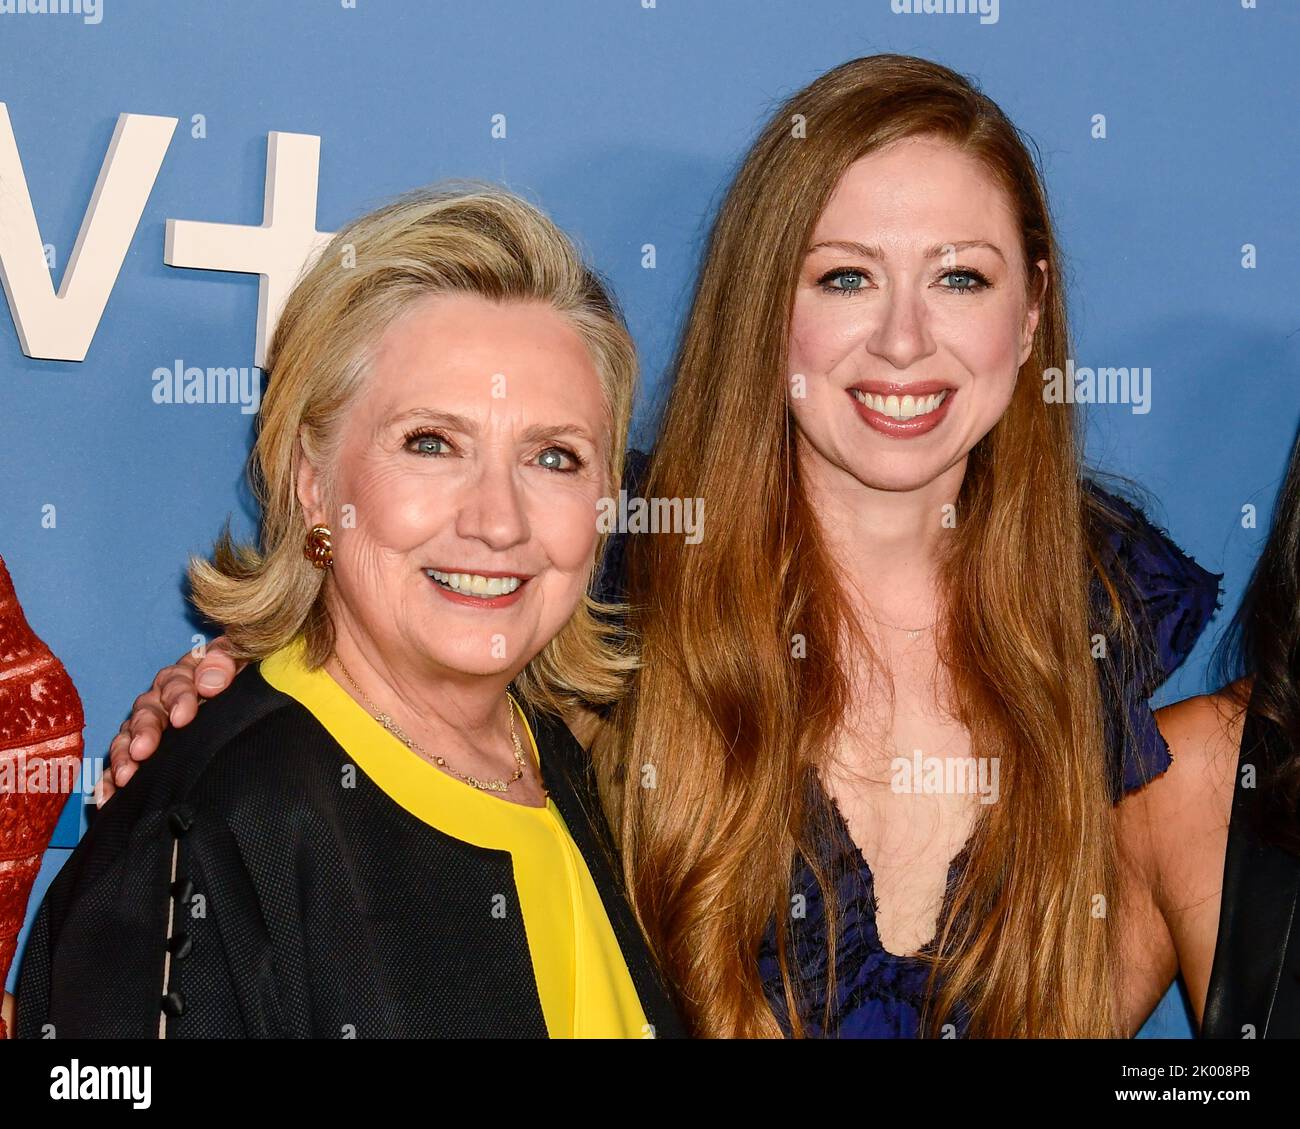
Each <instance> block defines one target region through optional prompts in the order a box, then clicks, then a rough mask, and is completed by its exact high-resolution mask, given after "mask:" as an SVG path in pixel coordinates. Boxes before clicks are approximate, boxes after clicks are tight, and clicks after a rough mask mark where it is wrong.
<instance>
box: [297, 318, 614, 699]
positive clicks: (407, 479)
mask: <svg viewBox="0 0 1300 1129" xmlns="http://www.w3.org/2000/svg"><path fill="white" fill-rule="evenodd" d="M608 429H609V423H608V421H607V417H606V413H605V404H604V397H603V394H602V390H601V385H600V379H599V376H598V374H597V371H596V368H595V364H594V362H593V360H592V358H591V355H590V353H589V351H588V349H587V347H586V345H585V344H584V342H583V340H582V338H581V337H580V336H579V334H578V332H577V331H576V330H575V329H574V328H573V327H572V325H571V324H570V323H569V322H567V321H566V320H565V319H564V318H563V317H562V316H561V315H560V314H558V313H556V312H555V311H554V310H553V309H551V308H550V307H549V306H547V305H545V304H543V303H537V302H506V303H496V302H491V301H488V300H487V299H484V298H481V297H478V296H477V295H468V294H452V295H437V296H432V297H430V298H425V299H421V300H419V301H418V302H417V303H415V304H414V305H412V306H411V307H410V308H409V309H408V310H407V311H406V312H405V313H404V314H403V315H402V316H401V317H400V318H398V320H397V321H395V322H394V323H393V324H392V325H390V326H389V328H388V330H387V331H386V332H385V334H384V336H383V337H382V339H381V340H380V342H379V344H378V346H377V348H376V350H375V354H374V358H373V362H372V364H371V365H370V366H369V369H368V375H367V377H366V384H365V386H364V387H363V389H362V391H361V392H360V394H359V395H358V396H357V397H356V399H355V400H354V402H353V405H352V407H351V409H350V410H349V412H348V414H347V417H346V420H345V423H344V424H343V433H342V436H341V441H340V446H339V449H338V456H337V458H336V460H335V463H334V466H333V468H332V471H333V474H332V483H333V492H332V497H333V503H334V504H333V505H332V506H329V507H328V508H327V506H326V500H325V497H324V484H323V481H322V479H321V477H320V476H319V475H318V473H317V472H316V470H315V469H314V468H312V467H310V466H309V465H307V464H306V463H305V460H304V461H303V464H302V465H301V466H300V471H299V497H300V499H302V501H303V505H304V510H305V512H306V516H307V519H308V521H310V522H312V523H313V524H314V523H316V522H323V523H324V524H326V525H328V526H330V528H331V529H332V530H333V531H334V537H333V549H334V566H333V569H332V590H331V592H330V595H329V601H330V612H331V615H332V616H333V617H334V620H335V624H336V627H338V629H339V630H340V631H344V630H346V631H349V632H351V633H352V634H353V635H354V637H356V638H357V641H358V642H359V643H361V645H363V646H366V645H368V646H369V647H372V648H374V649H375V650H376V651H378V652H379V654H380V655H381V656H382V657H383V660H384V661H385V663H387V664H389V665H390V666H397V667H400V668H402V669H405V670H408V671H410V672H412V673H413V674H417V675H423V674H435V675H439V676H442V677H448V676H452V677H456V676H463V675H470V676H480V675H490V674H504V675H505V676H506V677H507V678H510V677H514V675H515V674H516V673H517V672H518V671H519V670H521V669H522V668H523V666H524V665H525V664H526V663H527V662H528V661H529V660H530V659H532V658H533V657H534V656H535V655H536V654H537V653H538V652H539V651H541V649H542V648H543V647H544V646H545V645H546V644H547V643H548V642H549V641H550V640H551V639H552V638H553V637H554V636H555V635H556V634H558V633H559V631H560V629H561V628H562V627H563V626H564V625H565V624H566V623H567V622H568V620H569V619H570V617H571V616H572V615H573V613H574V611H575V609H576V608H577V606H578V604H579V602H580V600H581V598H582V594H583V592H584V591H585V590H586V586H587V582H588V579H589V577H590V573H591V568H592V564H593V559H594V554H595V548H596V542H597V529H596V521H595V514H596V504H597V500H598V499H599V498H600V497H601V496H602V495H603V494H605V493H607V491H608V483H607V477H608V476H607V473H606V470H605V466H606V459H607V457H608V449H609V447H608V444H609V441H610V437H609V433H608ZM347 505H351V506H354V507H355V511H354V512H355V527H353V528H349V527H348V524H347V523H345V522H343V521H341V520H340V508H341V507H343V506H347Z"/></svg>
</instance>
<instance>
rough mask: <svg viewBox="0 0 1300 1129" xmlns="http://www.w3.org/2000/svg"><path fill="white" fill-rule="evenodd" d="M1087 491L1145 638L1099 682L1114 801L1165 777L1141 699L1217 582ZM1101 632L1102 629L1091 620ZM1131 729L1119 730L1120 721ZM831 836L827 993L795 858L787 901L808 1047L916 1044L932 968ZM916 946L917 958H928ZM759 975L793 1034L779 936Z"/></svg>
mask: <svg viewBox="0 0 1300 1129" xmlns="http://www.w3.org/2000/svg"><path fill="white" fill-rule="evenodd" d="M1090 489H1091V490H1092V491H1093V493H1094V494H1095V495H1097V496H1098V497H1099V499H1100V500H1101V501H1103V502H1104V503H1105V504H1106V506H1107V507H1108V508H1109V509H1110V510H1111V511H1112V513H1114V514H1115V515H1116V516H1117V517H1118V519H1119V520H1118V521H1116V522H1115V523H1114V525H1113V526H1109V527H1108V528H1107V529H1105V530H1104V531H1103V532H1102V533H1101V534H1100V536H1099V537H1098V538H1097V540H1098V542H1099V544H1100V545H1101V546H1103V549H1102V560H1103V562H1104V563H1105V565H1106V566H1107V572H1108V575H1110V576H1112V577H1127V578H1128V580H1129V583H1128V585H1127V586H1121V592H1124V593H1125V600H1126V604H1127V606H1128V607H1129V610H1130V613H1131V614H1132V615H1133V618H1134V621H1135V624H1136V625H1137V627H1138V630H1139V635H1140V638H1141V640H1142V645H1141V649H1140V653H1138V654H1136V655H1123V654H1115V653H1114V650H1115V649H1114V648H1113V646H1112V653H1111V657H1112V660H1113V663H1114V666H1113V667H1112V670H1114V671H1118V672H1119V673H1118V674H1116V675H1114V681H1113V682H1112V683H1111V684H1109V685H1108V684H1107V683H1106V682H1105V681H1103V694H1104V698H1105V701H1106V703H1107V711H1106V730H1107V739H1108V747H1109V750H1110V786H1111V795H1112V798H1113V799H1116V800H1118V799H1119V798H1120V796H1122V795H1123V793H1125V792H1128V791H1131V790H1133V789H1135V788H1139V787H1141V786H1142V785H1143V784H1144V783H1146V782H1147V781H1148V780H1150V779H1152V778H1153V777H1155V776H1158V775H1159V774H1160V773H1162V772H1164V770H1165V769H1166V768H1168V767H1169V763H1170V755H1169V748H1168V746H1167V745H1166V744H1165V741H1164V738H1163V737H1161V735H1160V731H1159V730H1158V729H1157V728H1156V723H1155V717H1154V715H1153V714H1152V712H1151V709H1150V707H1149V706H1148V704H1147V700H1148V699H1149V698H1150V697H1151V695H1152V694H1154V693H1155V691H1156V690H1157V688H1158V687H1159V686H1160V684H1161V683H1163V682H1164V681H1165V679H1167V678H1168V677H1169V676H1170V675H1171V674H1172V673H1173V672H1174V670H1176V669H1177V667H1178V666H1179V664H1180V663H1182V661H1183V659H1185V658H1186V657H1187V655H1188V653H1189V652H1190V651H1191V649H1192V647H1193V646H1194V645H1195V643H1196V640H1197V638H1198V637H1199V636H1200V634H1201V632H1202V630H1203V629H1204V628H1205V625H1206V624H1207V623H1208V622H1209V619H1210V617H1211V616H1212V615H1213V614H1214V612H1215V611H1216V610H1217V609H1218V606H1219V582H1220V580H1221V579H1222V576H1221V575H1218V574H1214V573H1210V572H1207V571H1206V570H1205V569H1203V568H1201V566H1200V565H1198V564H1197V563H1196V562H1195V561H1193V560H1192V559H1191V558H1190V557H1188V556H1186V555H1185V554H1184V553H1183V552H1182V551H1181V550H1180V549H1179V548H1178V546H1177V545H1175V544H1174V543H1173V541H1172V540H1170V538H1169V537H1168V536H1167V535H1166V534H1164V533H1163V532H1162V531H1160V530H1158V529H1156V528H1155V527H1154V526H1153V525H1151V523H1150V522H1148V521H1147V519H1146V518H1145V516H1143V514H1142V513H1141V511H1140V510H1138V509H1136V508H1135V507H1133V506H1131V505H1129V504H1128V503H1127V502H1125V501H1123V500H1122V499H1119V498H1116V497H1114V496H1113V495H1110V494H1106V493H1105V492H1103V491H1101V490H1099V489H1098V488H1097V487H1095V486H1091V487H1090ZM1092 597H1093V604H1094V607H1095V608H1097V609H1101V608H1103V607H1104V606H1105V605H1104V595H1103V592H1102V590H1101V587H1100V585H1099V584H1097V585H1095V587H1094V590H1093V593H1092ZM1099 622H1100V621H1099ZM1125 717H1127V720H1128V723H1129V726H1128V732H1127V733H1126V732H1125V726H1124V725H1123V719H1124V718H1125ZM824 806H825V807H826V808H828V809H829V817H830V819H831V826H830V828H829V829H828V831H827V833H826V835H825V836H823V837H822V839H821V846H822V848H823V851H824V863H825V869H826V873H827V875H828V877H829V879H830V880H831V881H832V882H833V883H834V884H835V892H836V896H837V900H838V911H839V937H838V943H837V948H836V960H835V972H836V975H835V980H836V982H835V984H834V985H833V986H831V985H828V984H827V982H826V981H827V975H826V972H827V959H826V932H827V930H826V917H825V906H824V902H823V899H822V896H821V890H820V887H819V886H818V885H817V882H816V880H815V879H814V877H813V874H812V870H811V868H810V867H809V866H808V863H807V862H806V860H804V859H797V860H796V865H795V870H794V876H793V879H792V882H791V888H790V893H791V896H792V897H793V896H794V895H796V894H802V895H803V896H804V898H805V900H806V902H805V915H804V916H803V917H802V918H800V919H795V920H794V921H793V922H792V937H791V940H792V942H793V943H792V945H791V948H790V952H789V956H788V959H789V962H790V968H791V973H792V975H793V976H794V978H795V979H796V981H797V982H798V983H800V984H801V985H802V1006H803V1009H804V1010H803V1022H804V1030H805V1031H806V1032H807V1034H808V1035H810V1036H812V1037H826V1036H831V1037H839V1038H885V1039H889V1038H894V1039H897V1038H917V1037H919V1036H920V1034H921V1031H920V1013H921V1007H922V1003H923V1002H924V999H925V993H926V986H927V982H928V980H929V976H930V965H929V964H927V963H926V962H925V961H924V960H922V959H919V958H918V956H917V955H910V956H897V955H895V954H893V953H890V952H888V951H886V950H885V948H884V947H883V946H882V945H881V943H880V934H879V932H878V931H877V929H876V913H875V911H876V900H875V890H874V885H873V880H872V875H871V869H870V867H868V866H867V863H866V860H865V859H864V858H863V857H862V853H861V852H860V851H859V850H858V848H857V846H856V844H855V843H854V842H853V840H852V838H851V837H850V835H849V831H848V828H847V826H846V825H845V823H844V821H843V819H842V818H841V817H840V815H839V813H838V810H837V808H836V807H835V805H834V804H833V803H832V804H826V805H824ZM966 854H967V850H966V849H965V848H963V849H962V850H961V851H960V852H959V853H958V854H957V856H956V857H955V858H954V859H953V861H952V865H951V867H950V868H949V871H948V896H946V897H945V899H944V903H943V908H942V910H941V911H940V917H939V920H940V921H942V920H944V917H945V915H946V912H947V910H948V901H949V897H950V896H951V894H952V891H953V888H954V885H955V883H956V880H957V877H958V875H959V874H960V872H961V867H962V866H963V865H964V863H965V860H966ZM932 944H933V942H931V943H930V944H927V945H925V946H923V947H922V949H921V954H922V955H923V954H925V953H926V952H928V951H929V950H930V948H931V945H932ZM758 964H759V973H760V975H761V977H762V980H763V985H764V989H765V991H766V993H767V997H768V1001H769V1003H770V1005H771V1007H772V1009H773V1011H774V1012H775V1013H776V1016H777V1019H778V1022H780V1024H781V1026H782V1029H783V1030H785V1031H786V1032H787V1033H788V1032H789V1031H790V1023H789V1015H788V1012H787V1009H786V1002H785V991H784V988H783V986H782V982H781V974H780V971H779V967H778V965H777V958H776V926H775V922H773V923H772V924H771V925H769V927H768V931H767V935H766V936H765V937H764V939H763V943H762V945H761V946H760V947H759V953H758ZM829 991H833V997H832V1001H831V1012H830V1029H829V1030H826V1029H824V1027H823V1018H824V1016H825V1005H826V1001H827V995H828V992H829ZM947 1019H948V1022H950V1023H951V1025H952V1029H953V1033H954V1034H956V1035H961V1034H964V1033H965V1026H966V1016H965V1015H964V1014H963V1013H962V1011H961V1009H960V1007H958V1009H957V1013H956V1014H954V1015H952V1016H949V1017H947Z"/></svg>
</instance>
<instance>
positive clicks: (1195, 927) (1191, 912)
mask: <svg viewBox="0 0 1300 1129" xmlns="http://www.w3.org/2000/svg"><path fill="white" fill-rule="evenodd" d="M1248 694H1249V683H1248V682H1246V681H1242V682H1237V683H1233V684H1232V685H1231V686H1228V687H1225V688H1224V689H1222V690H1220V691H1218V692H1217V693H1214V694H1202V695H1198V696H1196V697H1193V698H1188V699H1186V700H1184V701H1181V702H1178V703H1176V704H1174V705H1171V706H1166V707H1165V708H1163V709H1161V710H1157V711H1156V722H1157V724H1158V725H1159V727H1160V732H1161V734H1162V735H1163V736H1164V739H1165V741H1166V742H1167V744H1168V745H1169V750H1170V753H1171V754H1172V756H1173V763H1172V764H1171V765H1170V766H1169V768H1168V769H1167V770H1166V771H1165V772H1164V773H1163V774H1162V775H1161V776H1159V777H1157V778H1156V779H1154V780H1152V781H1151V782H1150V783H1149V784H1147V785H1146V786H1145V787H1143V788H1140V789H1138V790H1137V791H1136V792H1133V793H1130V794H1129V795H1128V796H1126V797H1125V798H1124V799H1123V800H1122V801H1121V802H1120V804H1119V805H1118V807H1117V809H1116V816H1117V833H1118V836H1119V847H1120V860H1121V862H1120V865H1121V875H1122V881H1123V884H1124V896H1123V902H1122V908H1123V913H1124V918H1123V922H1122V925H1121V927H1120V937H1121V958H1120V959H1121V974H1122V984H1123V993H1122V1004H1123V1014H1124V1017H1125V1020H1126V1023H1127V1025H1128V1027H1129V1030H1130V1033H1133V1032H1136V1030H1137V1029H1138V1028H1139V1027H1140V1026H1141V1025H1142V1023H1143V1022H1144V1021H1145V1020H1146V1018H1147V1017H1148V1016H1149V1015H1150V1014H1151V1011H1152V1009H1153V1008H1154V1007H1155V1005H1156V1004H1157V1003H1159V1001H1160V999H1161V997H1162V996H1163V995H1164V993H1165V992H1166V991H1167V990H1168V988H1169V985H1170V984H1171V983H1172V982H1173V979H1174V977H1175V976H1176V975H1178V974H1179V973H1181V975H1182V977H1183V982H1184V984H1185V986H1186V988H1187V993H1188V997H1189V998H1190V1001H1191V1004H1192V1009H1193V1011H1194V1013H1195V1015H1196V1022H1197V1024H1198V1025H1199V1024H1200V1022H1201V1018H1202V1015H1203V1013H1204V1008H1205V996H1206V991H1207V989H1208V987H1209V981H1210V970H1211V967H1212V965H1213V962H1214V949H1215V942H1216V939H1217V935H1218V927H1219V902H1220V897H1221V894H1222V890H1223V862H1224V854H1225V851H1226V849H1227V842H1228V824H1229V822H1230V819H1231V814H1232V793H1233V784H1234V781H1235V775H1236V769H1237V755H1238V749H1239V746H1240V743H1241V731H1242V722H1243V717H1244V704H1245V696H1247V695H1248Z"/></svg>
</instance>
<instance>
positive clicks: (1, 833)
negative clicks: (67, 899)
mask: <svg viewBox="0 0 1300 1129" xmlns="http://www.w3.org/2000/svg"><path fill="white" fill-rule="evenodd" d="M84 726H85V718H84V715H83V714H82V710H81V699H80V698H79V697H78V696H77V691H76V688H75V687H74V686H73V685H72V679H71V678H69V677H68V672H67V671H66V670H64V669H63V664H62V663H61V662H59V660H58V659H56V658H55V657H54V655H53V654H51V653H50V649H49V648H48V647H47V646H46V645H45V644H44V643H42V642H41V641H40V640H39V639H38V638H37V637H36V635H35V634H34V633H33V631H32V629H31V627H30V626H28V623H27V618H26V616H24V615H23V609H22V607H21V605H19V603H18V595H17V593H16V592H15V591H14V586H13V581H12V580H10V578H9V570H8V569H7V568H5V562H4V558H3V557H0V986H3V984H4V980H5V977H6V976H7V975H8V973H9V965H10V964H11V963H12V962H13V958H14V950H15V948H16V947H17V944H18V931H19V930H20V929H21V928H22V924H23V917H24V915H25V914H26V910H27V899H28V897H29V895H30V894H31V892H32V885H33V883H34V882H35V881H36V874H37V872H38V871H39V870H40V868H41V855H42V854H44V852H45V848H46V846H47V845H48V843H49V841H50V836H51V835H52V834H53V833H54V825H55V824H56V823H57V822H58V819H59V812H61V811H62V810H63V805H64V804H65V803H66V802H67V799H68V796H69V794H70V792H71V790H72V788H73V787H74V786H75V785H76V784H78V783H79V779H78V776H77V772H78V771H79V770H80V768H81V754H82V749H83V741H82V735H81V731H82V728H83V727H84ZM6 1034H7V1032H6V1031H5V1029H4V1020H2V1019H0V1038H3V1037H5V1036H6Z"/></svg>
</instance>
